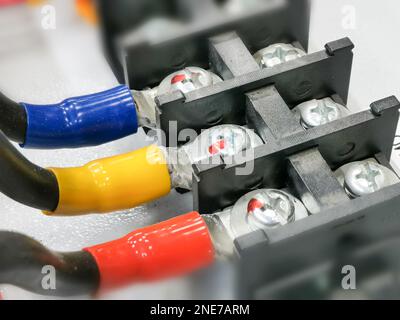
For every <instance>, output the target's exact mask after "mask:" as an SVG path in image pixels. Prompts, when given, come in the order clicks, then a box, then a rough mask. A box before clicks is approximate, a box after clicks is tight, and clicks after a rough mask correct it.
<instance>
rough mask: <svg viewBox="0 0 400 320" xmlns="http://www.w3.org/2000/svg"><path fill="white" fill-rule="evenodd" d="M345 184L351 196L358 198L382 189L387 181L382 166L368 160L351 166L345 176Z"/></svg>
mask: <svg viewBox="0 0 400 320" xmlns="http://www.w3.org/2000/svg"><path fill="white" fill-rule="evenodd" d="M344 185H345V189H346V191H347V192H348V193H349V194H350V196H352V197H354V198H356V197H361V196H363V195H367V194H370V193H373V192H376V191H378V190H381V189H382V188H384V187H386V186H387V183H386V178H385V173H384V172H383V170H382V169H381V168H380V166H379V165H378V164H375V163H373V162H371V161H368V162H361V163H355V164H354V165H353V166H351V167H349V169H348V170H347V172H346V174H345V177H344Z"/></svg>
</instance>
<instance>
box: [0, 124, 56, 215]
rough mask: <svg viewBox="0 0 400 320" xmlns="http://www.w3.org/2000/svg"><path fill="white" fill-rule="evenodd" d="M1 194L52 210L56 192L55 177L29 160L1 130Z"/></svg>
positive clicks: (42, 208) (29, 204) (26, 203)
mask: <svg viewBox="0 0 400 320" xmlns="http://www.w3.org/2000/svg"><path fill="white" fill-rule="evenodd" d="M0 172H1V174H0V192H2V193H4V194H5V195H7V196H8V197H10V198H11V199H13V200H15V201H18V202H20V203H22V204H25V205H27V206H30V207H34V208H37V209H40V210H46V211H54V210H55V209H56V208H57V206H58V200H59V189H58V182H57V178H56V177H55V175H54V174H53V173H52V172H51V171H49V170H46V169H43V168H41V167H39V166H37V165H35V164H33V163H31V162H30V161H28V160H27V159H26V158H25V157H24V156H23V155H22V154H21V153H20V152H19V151H18V150H17V149H15V148H14V146H13V145H12V144H11V143H10V142H9V141H8V140H7V138H6V137H5V135H4V134H3V132H1V131H0Z"/></svg>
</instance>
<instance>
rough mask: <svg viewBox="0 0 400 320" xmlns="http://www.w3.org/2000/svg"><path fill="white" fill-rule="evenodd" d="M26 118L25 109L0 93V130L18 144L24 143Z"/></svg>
mask: <svg viewBox="0 0 400 320" xmlns="http://www.w3.org/2000/svg"><path fill="white" fill-rule="evenodd" d="M26 128H27V116H26V112H25V108H24V107H22V106H21V105H20V104H18V103H16V102H14V101H12V100H10V99H9V98H7V97H6V96H5V95H3V94H2V93H0V130H2V131H3V132H4V133H5V135H6V136H7V137H8V138H9V139H11V140H13V141H15V142H18V143H24V142H25V136H26Z"/></svg>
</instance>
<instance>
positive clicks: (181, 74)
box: [157, 67, 222, 96]
mask: <svg viewBox="0 0 400 320" xmlns="http://www.w3.org/2000/svg"><path fill="white" fill-rule="evenodd" d="M220 81H222V80H221V79H220V78H219V77H218V76H217V75H215V74H213V73H212V72H209V71H206V70H204V69H201V68H197V67H188V68H185V69H183V70H181V71H178V72H175V73H173V74H171V75H169V76H168V77H166V78H165V79H164V80H163V81H162V82H161V83H160V86H159V87H158V90H157V95H159V96H160V95H163V94H167V93H171V92H174V91H181V92H183V93H188V92H191V91H194V90H197V89H200V88H204V87H208V86H211V85H212V84H214V83H217V82H220Z"/></svg>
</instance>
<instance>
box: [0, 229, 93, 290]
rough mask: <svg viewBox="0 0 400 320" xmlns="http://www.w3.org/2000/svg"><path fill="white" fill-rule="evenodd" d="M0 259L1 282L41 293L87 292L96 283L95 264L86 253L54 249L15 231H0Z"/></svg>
mask: <svg viewBox="0 0 400 320" xmlns="http://www.w3.org/2000/svg"><path fill="white" fill-rule="evenodd" d="M0 261H1V263H0V283H1V284H10V285H15V286H17V287H20V288H23V289H25V290H29V291H31V292H35V293H38V294H41V295H47V296H59V297H70V296H79V295H88V294H93V293H95V292H96V291H97V289H98V286H99V279H100V276H99V271H98V268H97V264H96V262H95V260H94V259H93V257H92V255H90V254H89V253H88V252H86V251H80V252H73V253H57V252H53V251H50V250H49V249H47V248H45V247H44V246H43V245H41V244H40V243H39V242H37V241H35V240H33V239H31V238H29V237H26V236H23V235H20V234H17V233H12V232H0ZM53 268H54V269H53ZM53 271H55V275H54V276H55V278H54V279H53V280H54V281H56V283H55V288H54V287H52V282H51V281H52V279H51V278H49V279H48V281H47V279H46V275H48V276H49V277H51V272H53ZM43 283H44V284H45V286H44V285H43Z"/></svg>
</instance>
